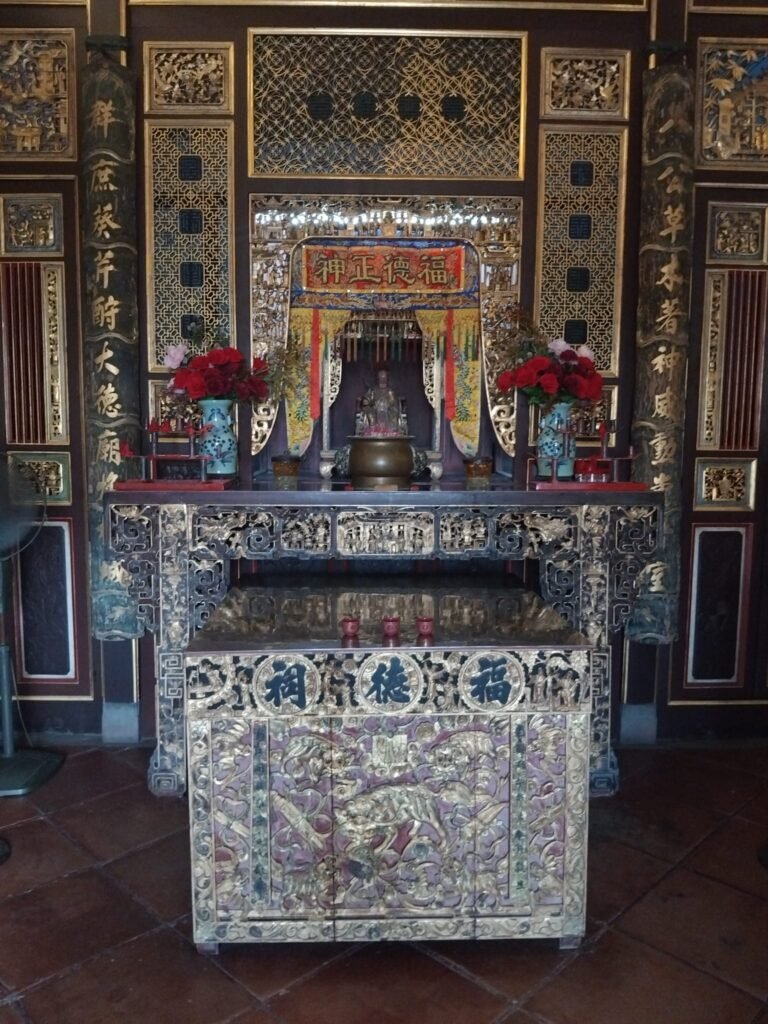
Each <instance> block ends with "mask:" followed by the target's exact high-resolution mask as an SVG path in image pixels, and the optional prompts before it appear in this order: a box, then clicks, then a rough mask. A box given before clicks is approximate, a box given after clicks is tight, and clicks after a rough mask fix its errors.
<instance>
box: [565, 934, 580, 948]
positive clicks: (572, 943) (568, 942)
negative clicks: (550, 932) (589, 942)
mask: <svg viewBox="0 0 768 1024" xmlns="http://www.w3.org/2000/svg"><path fill="white" fill-rule="evenodd" d="M583 938H584V936H583V935H561V936H560V949H563V950H566V949H578V948H579V946H580V945H581V940H582V939H583Z"/></svg>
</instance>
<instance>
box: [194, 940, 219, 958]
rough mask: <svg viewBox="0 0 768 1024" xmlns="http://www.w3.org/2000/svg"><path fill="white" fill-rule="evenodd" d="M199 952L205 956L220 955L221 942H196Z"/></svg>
mask: <svg viewBox="0 0 768 1024" xmlns="http://www.w3.org/2000/svg"><path fill="white" fill-rule="evenodd" d="M195 945H196V946H197V952H198V953H202V954H204V955H205V956H218V955H219V944H218V942H196V943H195Z"/></svg>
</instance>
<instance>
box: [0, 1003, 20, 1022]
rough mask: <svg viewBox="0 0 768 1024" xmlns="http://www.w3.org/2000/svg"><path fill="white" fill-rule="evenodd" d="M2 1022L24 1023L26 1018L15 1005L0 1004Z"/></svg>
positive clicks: (0, 1019) (0, 1020)
mask: <svg viewBox="0 0 768 1024" xmlns="http://www.w3.org/2000/svg"><path fill="white" fill-rule="evenodd" d="M0 1024H24V1018H23V1017H21V1016H20V1015H19V1014H18V1013H17V1012H16V1010H15V1009H14V1007H13V1006H0Z"/></svg>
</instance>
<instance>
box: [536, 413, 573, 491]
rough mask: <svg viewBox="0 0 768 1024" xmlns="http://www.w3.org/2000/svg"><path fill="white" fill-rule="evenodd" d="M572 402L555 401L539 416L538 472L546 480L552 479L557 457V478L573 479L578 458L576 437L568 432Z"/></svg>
mask: <svg viewBox="0 0 768 1024" xmlns="http://www.w3.org/2000/svg"><path fill="white" fill-rule="evenodd" d="M570 412H571V403H570V402H555V404H554V405H553V406H552V407H551V408H550V409H547V410H546V411H545V412H542V413H541V415H540V416H539V435H538V437H537V439H536V472H537V474H538V476H539V477H540V478H542V479H544V480H551V479H552V460H553V458H557V479H558V480H572V479H573V472H574V460H575V458H576V438H575V437H574V436H573V434H566V433H565V428H566V427H567V425H568V417H569V416H570Z"/></svg>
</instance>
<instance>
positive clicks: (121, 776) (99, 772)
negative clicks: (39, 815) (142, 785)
mask: <svg viewBox="0 0 768 1024" xmlns="http://www.w3.org/2000/svg"><path fill="white" fill-rule="evenodd" d="M138 781H140V780H139V778H138V776H137V772H136V770H135V769H134V768H132V767H131V766H130V765H128V764H126V763H125V762H122V761H119V760H118V759H117V758H116V757H115V756H114V755H112V754H110V753H108V752H107V751H105V750H89V751H86V752H85V753H82V754H79V755H77V756H75V757H67V759H66V761H65V762H64V764H63V765H62V766H61V768H60V769H59V771H58V772H57V773H56V774H55V775H54V776H53V778H52V779H49V780H48V782H46V783H45V785H43V786H41V787H40V789H38V790H36V791H35V792H34V793H33V794H32V795H31V797H30V799H31V800H32V802H33V803H34V804H35V806H36V807H40V808H41V809H42V810H44V811H55V810H58V809H59V808H61V807H68V806H70V805H71V804H78V803H81V802H82V801H83V800H92V799H93V798H94V797H97V796H102V795H103V794H104V793H112V792H114V791H115V790H118V789H124V788H125V787H126V786H131V785H135V784H136V783H137V782H138Z"/></svg>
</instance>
